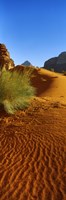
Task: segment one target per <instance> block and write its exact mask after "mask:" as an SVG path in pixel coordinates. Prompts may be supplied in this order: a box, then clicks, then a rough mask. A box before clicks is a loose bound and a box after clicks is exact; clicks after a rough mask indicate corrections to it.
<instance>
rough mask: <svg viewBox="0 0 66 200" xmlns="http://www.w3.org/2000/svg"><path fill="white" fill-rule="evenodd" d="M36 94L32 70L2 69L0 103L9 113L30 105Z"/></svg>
mask: <svg viewBox="0 0 66 200" xmlns="http://www.w3.org/2000/svg"><path fill="white" fill-rule="evenodd" d="M34 95H35V89H34V88H33V87H32V86H31V83H30V71H24V72H23V73H21V74H20V73H18V72H16V71H14V72H10V71H2V74H1V75H0V105H3V106H4V109H5V111H6V112H7V113H10V114H14V112H15V111H16V110H18V109H23V108H25V107H27V106H28V105H29V102H30V99H31V98H32V97H33V96H34Z"/></svg>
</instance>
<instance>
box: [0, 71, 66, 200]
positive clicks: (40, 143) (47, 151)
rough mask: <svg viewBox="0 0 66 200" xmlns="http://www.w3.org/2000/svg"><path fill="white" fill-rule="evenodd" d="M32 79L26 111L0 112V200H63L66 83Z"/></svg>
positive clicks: (44, 76) (40, 76)
mask: <svg viewBox="0 0 66 200" xmlns="http://www.w3.org/2000/svg"><path fill="white" fill-rule="evenodd" d="M34 75H35V76H34V77H33V78H32V79H31V80H32V84H33V85H34V86H36V87H37V96H38V97H35V98H34V100H32V102H31V105H30V106H29V108H28V109H26V110H23V111H19V112H17V113H16V114H15V115H14V116H8V115H7V114H6V113H5V112H3V111H1V112H0V200H66V177H65V172H66V93H65V89H66V87H65V86H66V85H65V84H66V77H64V76H62V75H59V74H56V73H52V72H48V71H46V70H43V69H41V70H39V69H37V70H35V71H34Z"/></svg>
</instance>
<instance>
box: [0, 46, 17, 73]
mask: <svg viewBox="0 0 66 200" xmlns="http://www.w3.org/2000/svg"><path fill="white" fill-rule="evenodd" d="M14 66H15V65H14V61H13V60H12V59H11V58H10V54H9V52H8V50H7V48H6V46H5V45H4V44H0V70H2V69H4V68H6V69H11V68H13V67H14Z"/></svg>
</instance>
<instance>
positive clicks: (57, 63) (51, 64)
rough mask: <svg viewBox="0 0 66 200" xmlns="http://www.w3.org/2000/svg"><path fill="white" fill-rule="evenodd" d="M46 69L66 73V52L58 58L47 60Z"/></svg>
mask: <svg viewBox="0 0 66 200" xmlns="http://www.w3.org/2000/svg"><path fill="white" fill-rule="evenodd" d="M44 68H45V69H48V70H54V71H55V72H59V73H62V72H63V71H66V52H62V53H61V54H59V56H58V57H54V58H51V59H49V60H47V61H46V62H45V63H44Z"/></svg>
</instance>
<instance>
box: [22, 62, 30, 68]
mask: <svg viewBox="0 0 66 200" xmlns="http://www.w3.org/2000/svg"><path fill="white" fill-rule="evenodd" d="M22 65H24V66H27V67H28V66H32V64H31V63H30V62H29V61H28V60H26V61H25V62H24V63H22Z"/></svg>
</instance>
